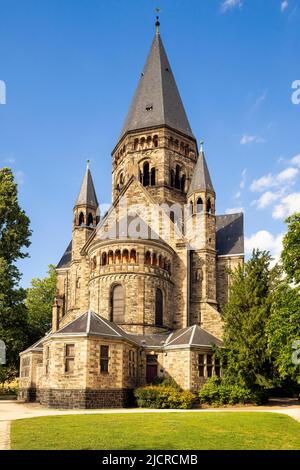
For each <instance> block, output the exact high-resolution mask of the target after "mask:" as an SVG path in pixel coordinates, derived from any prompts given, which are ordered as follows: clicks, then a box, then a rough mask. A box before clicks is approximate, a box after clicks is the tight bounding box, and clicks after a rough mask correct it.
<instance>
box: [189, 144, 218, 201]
mask: <svg viewBox="0 0 300 470" xmlns="http://www.w3.org/2000/svg"><path fill="white" fill-rule="evenodd" d="M195 191H212V192H215V190H214V187H213V184H212V181H211V177H210V174H209V170H208V166H207V163H206V160H205V156H204V152H203V151H200V153H199V157H198V160H197V163H196V167H195V170H194V174H193V178H192V181H191V184H190V187H189V190H188V196H190V195H191V194H192V193H193V192H195Z"/></svg>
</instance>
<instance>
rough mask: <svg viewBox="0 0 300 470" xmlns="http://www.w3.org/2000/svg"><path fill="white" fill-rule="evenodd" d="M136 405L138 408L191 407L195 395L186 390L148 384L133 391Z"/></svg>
mask: <svg viewBox="0 0 300 470" xmlns="http://www.w3.org/2000/svg"><path fill="white" fill-rule="evenodd" d="M134 396H135V398H136V400H137V405H138V406H139V407H140V408H160V409H162V408H178V409H185V410H186V409H188V408H191V407H192V405H193V402H194V400H195V396H194V395H193V394H192V393H191V392H188V391H181V390H177V389H176V388H174V387H170V386H169V387H167V386H162V385H159V386H157V385H148V386H146V387H140V388H137V389H136V390H135V391H134Z"/></svg>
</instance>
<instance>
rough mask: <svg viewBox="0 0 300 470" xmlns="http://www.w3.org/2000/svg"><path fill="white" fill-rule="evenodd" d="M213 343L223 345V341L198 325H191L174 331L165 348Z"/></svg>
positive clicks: (206, 345) (209, 344) (207, 345)
mask: <svg viewBox="0 0 300 470" xmlns="http://www.w3.org/2000/svg"><path fill="white" fill-rule="evenodd" d="M212 344H215V345H217V346H222V344H223V343H222V341H221V340H220V339H218V338H216V337H215V336H213V335H212V334H210V333H208V331H206V330H203V328H200V326H198V325H193V326H189V327H187V328H183V329H182V330H179V331H175V332H174V333H172V334H171V335H170V336H169V337H168V340H167V342H166V345H165V349H172V348H174V347H183V346H204V347H209V346H211V345H212Z"/></svg>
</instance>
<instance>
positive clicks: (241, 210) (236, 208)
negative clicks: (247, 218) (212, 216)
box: [225, 207, 245, 214]
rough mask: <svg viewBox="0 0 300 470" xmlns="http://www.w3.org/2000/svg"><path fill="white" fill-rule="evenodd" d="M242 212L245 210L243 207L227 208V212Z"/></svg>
mask: <svg viewBox="0 0 300 470" xmlns="http://www.w3.org/2000/svg"><path fill="white" fill-rule="evenodd" d="M240 212H245V210H244V208H243V207H229V208H228V209H226V211H225V214H238V213H240Z"/></svg>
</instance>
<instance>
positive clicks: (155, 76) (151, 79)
mask: <svg viewBox="0 0 300 470" xmlns="http://www.w3.org/2000/svg"><path fill="white" fill-rule="evenodd" d="M155 26H156V33H155V36H154V40H153V42H152V46H151V49H150V52H149V55H148V58H147V62H146V65H145V67H144V71H143V73H142V74H141V78H140V81H139V84H138V87H137V89H136V92H135V95H134V97H133V100H132V103H131V107H130V109H129V112H128V115H127V118H126V120H125V123H124V126H123V129H122V133H121V137H122V136H123V135H124V134H126V133H127V132H128V131H133V130H139V129H144V128H148V127H158V126H163V125H167V126H169V127H171V128H172V129H174V130H177V131H180V132H182V133H183V134H185V135H187V136H189V137H192V138H193V139H194V135H193V133H192V130H191V127H190V124H189V121H188V118H187V115H186V112H185V110H184V106H183V103H182V100H181V98H180V94H179V91H178V88H177V85H176V82H175V79H174V76H173V73H172V70H171V66H170V64H169V61H168V57H167V54H166V51H165V49H164V46H163V43H162V40H161V36H160V32H159V26H160V22H159V19H158V17H157V19H156V24H155Z"/></svg>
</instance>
